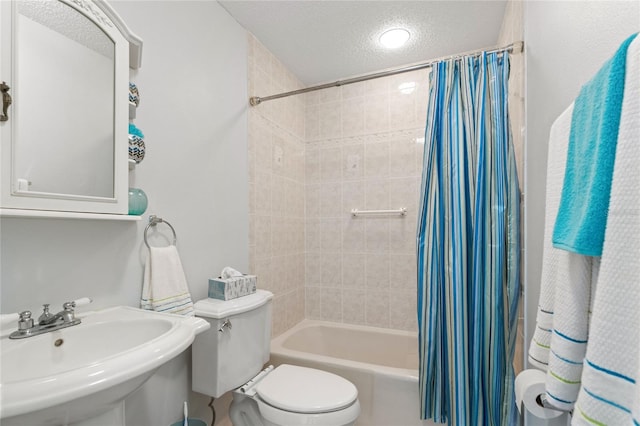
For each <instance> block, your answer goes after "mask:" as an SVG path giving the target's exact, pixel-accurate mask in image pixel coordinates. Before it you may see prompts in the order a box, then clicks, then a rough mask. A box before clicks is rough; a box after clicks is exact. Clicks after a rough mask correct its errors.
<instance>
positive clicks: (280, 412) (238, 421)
mask: <svg viewBox="0 0 640 426" xmlns="http://www.w3.org/2000/svg"><path fill="white" fill-rule="evenodd" d="M259 376H261V377H259ZM258 377H259V378H258ZM359 415H360V403H359V402H358V391H357V389H356V387H355V386H354V385H353V384H352V383H351V382H349V381H348V380H346V379H344V378H342V377H340V376H337V375H335V374H332V373H328V372H326V371H321V370H316V369H312V368H305V367H298V366H293V365H286V364H284V365H281V366H279V367H277V368H276V369H274V370H272V371H269V372H268V373H266V374H263V373H261V374H260V375H258V376H256V380H255V381H254V380H253V379H252V380H251V381H249V382H248V384H247V385H245V386H242V387H241V388H239V389H237V390H236V391H234V393H233V402H232V403H231V407H230V410H229V416H230V418H231V421H232V423H233V425H234V426H302V425H305V426H307V425H308V426H351V425H353V424H354V423H355V421H356V419H357V418H358V416H359Z"/></svg>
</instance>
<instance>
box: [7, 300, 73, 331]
mask: <svg viewBox="0 0 640 426" xmlns="http://www.w3.org/2000/svg"><path fill="white" fill-rule="evenodd" d="M75 307H76V302H75V301H74V302H66V303H64V304H63V305H62V310H61V311H60V312H58V313H57V314H55V315H53V314H52V313H51V312H49V304H48V303H46V304H44V305H43V310H42V315H40V317H38V324H34V322H33V318H31V312H30V311H23V312H20V319H19V320H18V329H17V330H16V331H14V332H13V333H11V334H10V335H9V338H10V339H24V338H25V337H32V336H37V335H39V334H43V333H48V332H50V331H54V330H60V329H61V328H66V327H71V326H72V325H78V324H80V319H79V318H76V315H75V310H74V308H75Z"/></svg>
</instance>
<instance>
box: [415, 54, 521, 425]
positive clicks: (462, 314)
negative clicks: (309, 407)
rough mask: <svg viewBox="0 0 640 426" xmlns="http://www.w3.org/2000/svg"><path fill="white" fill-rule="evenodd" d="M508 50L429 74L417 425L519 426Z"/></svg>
mask: <svg viewBox="0 0 640 426" xmlns="http://www.w3.org/2000/svg"><path fill="white" fill-rule="evenodd" d="M508 76H509V61H508V54H507V53H504V54H497V53H492V54H486V53H484V54H482V55H481V56H480V57H477V56H476V57H466V58H462V59H459V60H450V61H444V62H440V63H438V64H437V65H434V67H433V68H432V73H431V82H430V93H429V106H428V114H427V125H426V133H425V147H424V162H423V171H422V188H421V199H420V213H419V216H418V235H417V251H418V253H417V254H418V256H417V257H418V327H419V340H420V346H419V351H420V352H419V355H420V380H419V385H420V399H421V417H422V418H423V419H426V418H432V419H433V420H435V421H437V422H442V423H444V422H447V423H448V424H449V425H460V426H469V425H470V426H476V425H478V426H481V425H482V426H488V425H509V424H515V422H516V418H517V414H516V407H515V401H514V399H515V397H514V389H513V383H514V373H513V367H512V361H513V353H514V347H515V340H516V328H517V308H518V297H519V293H520V252H519V251H520V229H519V228H520V190H519V186H518V176H517V174H516V165H515V157H514V153H513V144H512V140H511V130H510V125H509V115H508V109H507V84H508Z"/></svg>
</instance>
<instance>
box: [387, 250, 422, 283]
mask: <svg viewBox="0 0 640 426" xmlns="http://www.w3.org/2000/svg"><path fill="white" fill-rule="evenodd" d="M416 262H417V261H416V255H415V254H391V255H389V287H390V288H391V290H393V291H407V292H411V291H413V292H415V291H416V290H417V281H416V276H417V264H416Z"/></svg>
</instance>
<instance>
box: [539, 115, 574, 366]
mask: <svg viewBox="0 0 640 426" xmlns="http://www.w3.org/2000/svg"><path fill="white" fill-rule="evenodd" d="M572 114H573V104H571V105H570V106H569V108H567V109H566V110H565V111H564V112H563V113H562V114H560V116H559V117H558V118H557V119H556V121H555V122H554V123H553V125H552V126H551V132H550V134H549V148H548V156H547V157H548V160H547V194H546V200H545V216H544V218H545V225H544V245H543V253H542V278H541V281H540V298H539V300H538V314H537V316H536V329H535V332H534V334H533V340H532V341H531V344H530V346H529V363H530V364H531V365H533V366H534V367H537V368H539V369H540V370H543V371H547V366H548V365H549V348H550V346H551V332H552V330H553V312H554V311H553V309H554V301H555V291H556V288H555V286H556V282H557V280H558V279H557V277H558V257H559V256H562V255H563V253H565V252H563V251H562V250H558V249H556V248H554V247H553V243H552V237H553V225H554V223H555V221H556V215H557V214H558V206H559V205H560V195H561V191H562V181H563V179H564V169H565V164H566V162H567V149H568V147H569V131H570V129H571V115H572Z"/></svg>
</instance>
